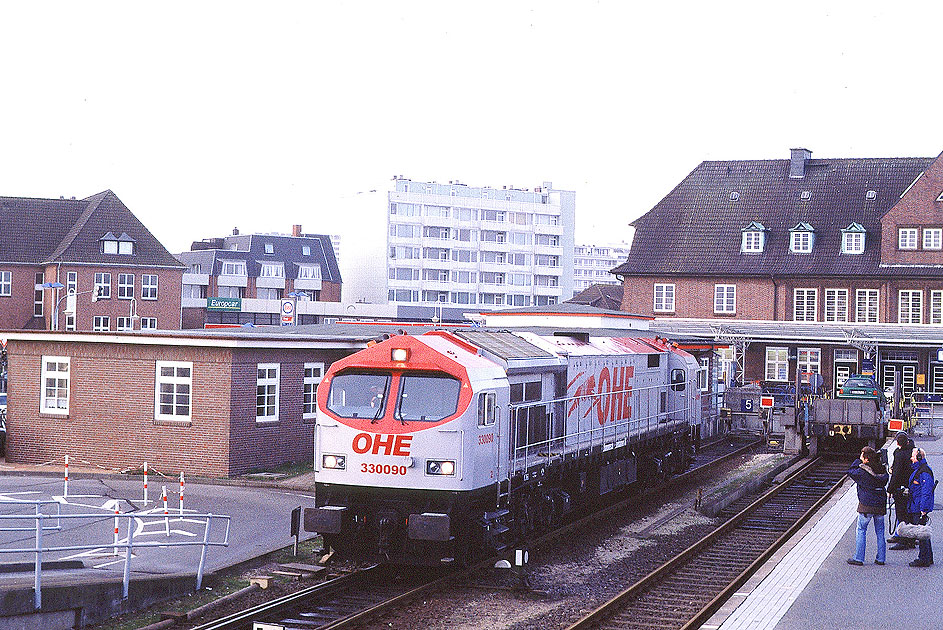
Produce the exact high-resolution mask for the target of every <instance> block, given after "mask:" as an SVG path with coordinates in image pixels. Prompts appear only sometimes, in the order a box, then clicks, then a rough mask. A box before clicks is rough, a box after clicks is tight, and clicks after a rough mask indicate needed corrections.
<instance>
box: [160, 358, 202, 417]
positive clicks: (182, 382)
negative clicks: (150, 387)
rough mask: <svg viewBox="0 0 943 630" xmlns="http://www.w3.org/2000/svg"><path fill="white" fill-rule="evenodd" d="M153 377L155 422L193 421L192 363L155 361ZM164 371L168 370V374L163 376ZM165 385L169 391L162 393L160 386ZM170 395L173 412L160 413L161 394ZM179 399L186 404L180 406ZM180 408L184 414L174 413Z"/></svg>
mask: <svg viewBox="0 0 943 630" xmlns="http://www.w3.org/2000/svg"><path fill="white" fill-rule="evenodd" d="M154 369H155V377H154V419H155V420H175V421H178V422H190V421H191V420H192V419H193V363H192V362H190V361H157V362H156V365H155V368H154ZM164 369H167V370H170V372H171V373H170V374H163V373H162V372H163V371H164ZM162 385H167V386H169V387H170V391H167V392H162V391H161V386H162ZM164 393H166V394H170V395H171V396H172V397H173V400H172V402H170V403H169V404H170V405H171V406H172V407H173V412H171V413H162V412H161V402H162V401H161V394H164ZM179 397H185V399H186V403H185V404H182V403H181V402H180V398H179ZM178 408H180V409H181V410H184V409H185V411H186V413H176V411H177V410H178Z"/></svg>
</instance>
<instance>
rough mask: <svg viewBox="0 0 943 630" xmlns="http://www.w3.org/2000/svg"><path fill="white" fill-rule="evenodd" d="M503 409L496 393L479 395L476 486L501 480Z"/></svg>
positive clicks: (481, 393) (488, 392)
mask: <svg viewBox="0 0 943 630" xmlns="http://www.w3.org/2000/svg"><path fill="white" fill-rule="evenodd" d="M500 430H501V408H500V407H499V406H498V396H497V393H496V392H494V391H482V392H479V393H478V440H477V444H476V445H475V452H476V453H478V455H477V456H476V457H475V458H474V460H475V462H476V465H475V468H476V471H477V475H476V476H477V477H478V479H476V482H477V483H476V484H475V485H476V486H479V485H485V484H491V483H495V482H496V481H498V479H499V473H500V459H499V457H498V453H499V450H500V444H501V439H500Z"/></svg>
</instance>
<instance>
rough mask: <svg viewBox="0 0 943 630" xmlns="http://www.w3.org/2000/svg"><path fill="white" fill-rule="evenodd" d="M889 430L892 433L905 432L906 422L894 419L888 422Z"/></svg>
mask: <svg viewBox="0 0 943 630" xmlns="http://www.w3.org/2000/svg"><path fill="white" fill-rule="evenodd" d="M887 430H888V431H891V432H897V431H903V430H904V421H903V420H901V419H899V418H897V419H895V418H892V419H890V420H888V421H887Z"/></svg>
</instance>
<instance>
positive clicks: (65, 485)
mask: <svg viewBox="0 0 943 630" xmlns="http://www.w3.org/2000/svg"><path fill="white" fill-rule="evenodd" d="M62 496H63V498H64V497H67V496H69V456H68V455H66V456H65V478H64V479H63V481H62Z"/></svg>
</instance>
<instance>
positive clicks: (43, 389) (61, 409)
mask: <svg viewBox="0 0 943 630" xmlns="http://www.w3.org/2000/svg"><path fill="white" fill-rule="evenodd" d="M70 363H71V359H70V358H69V357H61V356H44V357H43V362H42V367H41V368H40V370H41V371H40V377H39V387H40V394H39V396H40V398H39V412H40V413H49V414H55V415H60V416H67V415H69V391H70V389H71V385H72V377H71V365H70ZM63 365H64V366H65V369H62V367H63ZM50 366H52V367H51V368H50ZM49 379H54V380H55V383H54V384H53V385H52V386H51V387H50V384H49V383H48V382H47V381H48V380H49ZM63 394H64V396H63Z"/></svg>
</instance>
